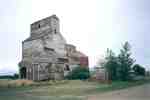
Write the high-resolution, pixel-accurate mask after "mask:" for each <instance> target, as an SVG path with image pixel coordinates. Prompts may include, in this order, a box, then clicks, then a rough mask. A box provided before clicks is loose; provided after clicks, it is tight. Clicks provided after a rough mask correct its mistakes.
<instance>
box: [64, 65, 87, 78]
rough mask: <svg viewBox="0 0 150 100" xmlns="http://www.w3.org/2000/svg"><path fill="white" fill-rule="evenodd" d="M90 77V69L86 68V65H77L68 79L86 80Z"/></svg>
mask: <svg viewBox="0 0 150 100" xmlns="http://www.w3.org/2000/svg"><path fill="white" fill-rule="evenodd" d="M89 77H90V74H89V69H87V68H85V67H80V66H78V67H76V68H74V69H73V70H72V71H71V72H70V73H69V74H68V75H67V76H66V78H67V79H73V80H75V79H80V80H85V79H88V78H89Z"/></svg>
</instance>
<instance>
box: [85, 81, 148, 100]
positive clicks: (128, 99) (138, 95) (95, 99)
mask: <svg viewBox="0 0 150 100" xmlns="http://www.w3.org/2000/svg"><path fill="white" fill-rule="evenodd" d="M88 100H150V84H145V85H142V86H137V87H132V88H128V89H124V90H119V91H114V92H108V93H103V94H97V95H91V96H88Z"/></svg>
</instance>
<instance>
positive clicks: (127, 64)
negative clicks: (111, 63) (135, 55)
mask: <svg viewBox="0 0 150 100" xmlns="http://www.w3.org/2000/svg"><path fill="white" fill-rule="evenodd" d="M130 50H131V46H130V44H129V43H128V42H125V44H124V45H123V48H122V49H121V50H120V54H119V56H118V63H119V67H118V69H117V72H118V73H117V74H118V75H117V76H118V77H119V80H123V81H127V80H129V79H130V71H131V66H132V65H133V63H134V59H132V58H131V51H130Z"/></svg>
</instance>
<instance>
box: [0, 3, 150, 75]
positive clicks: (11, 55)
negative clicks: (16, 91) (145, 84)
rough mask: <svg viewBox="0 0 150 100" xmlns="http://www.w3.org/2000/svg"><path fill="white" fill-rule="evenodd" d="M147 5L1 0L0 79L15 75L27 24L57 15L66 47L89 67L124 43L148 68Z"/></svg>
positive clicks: (149, 24) (149, 22)
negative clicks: (73, 49)
mask: <svg viewBox="0 0 150 100" xmlns="http://www.w3.org/2000/svg"><path fill="white" fill-rule="evenodd" d="M149 5H150V1H149V0H0V35H1V36H0V74H7V73H13V72H15V71H17V70H18V66H17V64H18V62H19V61H20V60H21V56H22V55H21V52H22V51H21V42H22V41H23V40H24V39H26V38H27V37H29V34H30V24H31V23H33V22H34V21H37V20H40V19H42V18H45V17H48V16H51V15H52V14H56V15H57V16H58V17H59V19H60V26H61V27H60V28H61V29H60V30H61V33H62V35H63V36H64V37H65V38H66V40H67V42H68V43H71V44H74V45H76V46H77V49H78V50H80V51H82V52H84V53H85V54H87V55H88V56H89V60H90V67H92V66H94V65H95V64H96V62H97V60H98V58H100V57H101V56H102V55H104V53H105V51H106V49H107V48H111V49H112V50H113V51H115V52H116V53H118V52H119V49H120V48H121V45H122V44H123V43H124V42H125V41H129V42H130V44H131V45H132V52H133V57H134V58H136V61H137V63H139V64H141V65H143V66H145V67H146V68H149V67H148V66H150V46H149V43H150V35H149V32H150V28H149V27H150V6H149Z"/></svg>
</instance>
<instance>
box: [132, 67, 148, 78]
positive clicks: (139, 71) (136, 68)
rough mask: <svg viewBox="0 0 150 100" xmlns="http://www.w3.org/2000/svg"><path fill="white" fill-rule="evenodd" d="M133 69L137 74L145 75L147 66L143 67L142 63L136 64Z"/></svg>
mask: <svg viewBox="0 0 150 100" xmlns="http://www.w3.org/2000/svg"><path fill="white" fill-rule="evenodd" d="M133 70H134V72H135V74H136V75H141V76H145V68H144V67H142V66H141V65H139V64H135V65H134V66H133Z"/></svg>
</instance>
